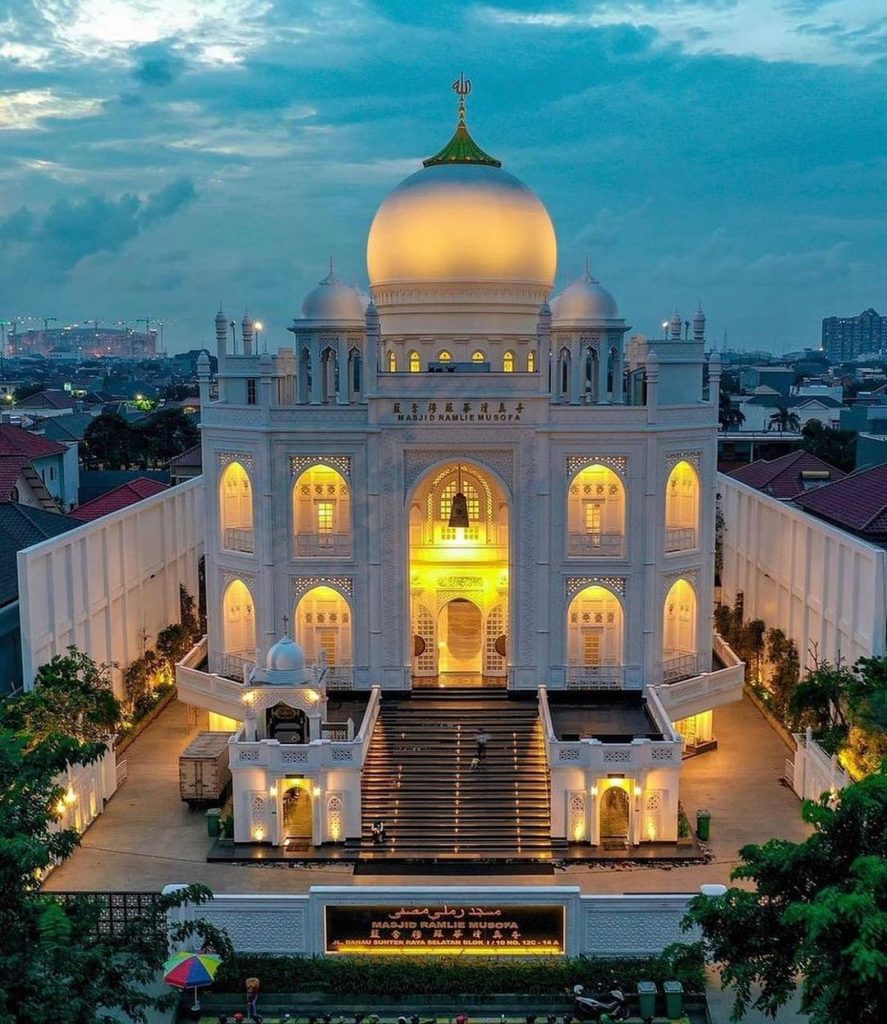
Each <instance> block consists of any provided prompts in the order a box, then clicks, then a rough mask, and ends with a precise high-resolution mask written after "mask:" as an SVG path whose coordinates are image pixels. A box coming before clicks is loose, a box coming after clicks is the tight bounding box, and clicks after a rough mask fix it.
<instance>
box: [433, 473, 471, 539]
mask: <svg viewBox="0 0 887 1024" xmlns="http://www.w3.org/2000/svg"><path fill="white" fill-rule="evenodd" d="M458 490H459V483H458V480H457V478H456V477H453V478H452V479H451V480H449V481H448V482H447V483H446V484H444V486H443V487H442V488H441V491H440V498H439V501H440V509H439V512H440V521H441V522H442V523H448V522H449V520H450V511H451V510H452V507H453V498H454V497H455V496H456V492H457V491H458ZM462 493H463V494H464V495H465V500H466V502H467V504H468V522H469V523H471V526H469V527H468V529H467V530H465V531H464V534H465V539H466V540H477V538H478V537H479V536H480V530H479V529H478V526H477V525H476V524H478V523H480V495H479V494H478V492H477V488H476V487H475V486H474V484H473V482H472V481H471V480H466V479H465V478H464V477H463V479H462ZM456 537H457V533H456V527H452V526H444V527H443V528H442V529H441V538H442V539H443V540H455V539H456Z"/></svg>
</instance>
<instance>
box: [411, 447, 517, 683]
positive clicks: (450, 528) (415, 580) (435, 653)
mask: <svg viewBox="0 0 887 1024" xmlns="http://www.w3.org/2000/svg"><path fill="white" fill-rule="evenodd" d="M508 509H509V500H508V497H507V495H506V493H505V490H504V488H503V487H502V485H501V484H499V483H498V481H496V480H495V478H494V477H493V474H491V473H490V472H489V471H486V470H484V469H483V468H482V467H481V466H478V465H475V464H474V463H471V462H452V463H447V464H445V465H443V466H440V467H437V468H435V469H432V470H430V471H429V472H428V473H426V474H425V476H424V477H423V478H422V479H421V480H420V482H419V484H418V485H417V486H416V488H415V489H414V490H413V493H412V495H411V497H410V499H409V574H410V589H409V594H410V619H411V623H412V630H413V637H412V645H411V647H412V680H413V685H416V686H437V687H441V688H445V687H458V688H463V687H471V686H505V685H506V681H507V680H506V676H507V667H506V666H507V645H508V608H509V603H508V589H509V530H508Z"/></svg>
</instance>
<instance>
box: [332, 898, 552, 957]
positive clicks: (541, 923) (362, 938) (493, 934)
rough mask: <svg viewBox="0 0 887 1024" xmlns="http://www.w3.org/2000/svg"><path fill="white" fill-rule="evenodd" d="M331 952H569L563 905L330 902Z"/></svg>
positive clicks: (480, 953) (534, 954)
mask: <svg viewBox="0 0 887 1024" xmlns="http://www.w3.org/2000/svg"><path fill="white" fill-rule="evenodd" d="M325 942H326V945H325V948H326V952H327V953H348V954H355V953H357V954H372V955H380V954H381V955H384V954H386V953H389V954H391V953H397V954H400V955H409V954H416V955H422V954H427V953H440V954H446V953H469V954H472V955H476V956H539V955H546V954H547V955H554V956H556V955H559V954H561V953H563V952H564V908H563V907H562V906H499V905H496V904H487V903H485V904H483V905H477V904H472V905H470V906H469V905H466V906H449V905H448V904H442V905H433V904H422V905H409V906H368V907H361V906H327V907H326V940H325Z"/></svg>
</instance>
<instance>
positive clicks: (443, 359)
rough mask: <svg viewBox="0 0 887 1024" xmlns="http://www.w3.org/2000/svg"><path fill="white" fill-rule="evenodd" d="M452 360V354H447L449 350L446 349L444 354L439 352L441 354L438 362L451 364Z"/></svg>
mask: <svg viewBox="0 0 887 1024" xmlns="http://www.w3.org/2000/svg"><path fill="white" fill-rule="evenodd" d="M452 358H453V357H452V356H451V355H450V353H449V352H447V350H446V349H444V350H443V351H442V352H439V353H438V356H437V361H438V362H439V363H448V362H450V360H451V359H452Z"/></svg>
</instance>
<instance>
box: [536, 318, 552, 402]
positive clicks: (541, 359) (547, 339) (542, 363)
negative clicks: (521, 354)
mask: <svg viewBox="0 0 887 1024" xmlns="http://www.w3.org/2000/svg"><path fill="white" fill-rule="evenodd" d="M536 349H537V352H536V372H537V373H538V374H539V394H541V395H547V394H548V391H549V389H550V387H551V306H549V304H548V303H547V302H543V303H542V305H541V306H540V307H539V320H538V321H537V323H536Z"/></svg>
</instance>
